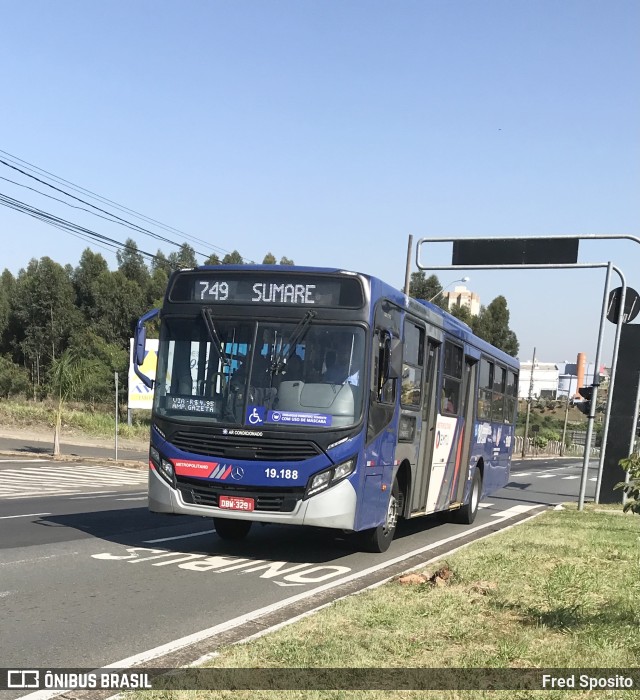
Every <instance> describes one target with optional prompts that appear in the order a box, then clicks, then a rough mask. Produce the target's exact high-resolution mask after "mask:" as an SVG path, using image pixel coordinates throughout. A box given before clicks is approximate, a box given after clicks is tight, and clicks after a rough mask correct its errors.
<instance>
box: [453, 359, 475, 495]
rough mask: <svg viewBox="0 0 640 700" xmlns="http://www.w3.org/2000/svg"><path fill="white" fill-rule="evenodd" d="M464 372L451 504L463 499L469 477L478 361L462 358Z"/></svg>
mask: <svg viewBox="0 0 640 700" xmlns="http://www.w3.org/2000/svg"><path fill="white" fill-rule="evenodd" d="M464 372H465V379H464V381H465V385H466V389H465V390H464V396H465V400H464V409H463V413H462V416H463V418H464V425H463V427H462V430H463V433H462V435H461V436H460V439H461V440H462V451H461V456H460V469H459V472H458V474H457V475H456V479H457V481H456V480H454V483H453V484H452V489H451V502H452V503H462V501H463V498H464V488H465V485H466V483H467V477H468V476H469V459H470V454H471V442H472V440H473V428H474V422H475V412H476V403H477V399H478V396H477V392H478V390H477V384H478V382H477V373H478V361H477V360H476V359H475V358H473V357H469V355H466V356H465V358H464Z"/></svg>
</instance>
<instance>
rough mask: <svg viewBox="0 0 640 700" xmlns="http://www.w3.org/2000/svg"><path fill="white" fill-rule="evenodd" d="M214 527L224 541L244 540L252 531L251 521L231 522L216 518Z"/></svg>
mask: <svg viewBox="0 0 640 700" xmlns="http://www.w3.org/2000/svg"><path fill="white" fill-rule="evenodd" d="M213 525H214V527H215V528H216V532H217V533H218V537H220V538H221V539H223V540H242V539H244V538H245V537H246V536H247V535H248V534H249V530H250V529H251V520H229V519H227V518H214V519H213Z"/></svg>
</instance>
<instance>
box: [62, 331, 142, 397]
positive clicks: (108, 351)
mask: <svg viewBox="0 0 640 700" xmlns="http://www.w3.org/2000/svg"><path fill="white" fill-rule="evenodd" d="M69 351H70V352H71V353H75V355H76V356H79V357H82V358H83V359H82V365H83V367H84V368H85V369H84V371H83V375H84V377H85V378H87V379H89V381H82V382H79V383H78V386H77V388H76V393H75V397H76V398H77V399H81V400H83V401H88V402H89V403H90V404H92V405H93V404H95V403H96V402H103V403H105V402H109V401H112V397H113V389H114V387H113V374H114V372H118V373H119V374H120V376H121V377H126V375H127V371H128V369H129V346H128V345H127V347H126V348H125V347H123V346H122V345H121V344H119V343H108V342H107V341H106V340H104V338H101V337H100V336H99V335H97V334H96V333H94V332H93V331H92V330H90V329H88V328H85V329H83V330H81V331H79V332H78V333H77V334H75V335H74V336H73V338H71V339H70V341H69Z"/></svg>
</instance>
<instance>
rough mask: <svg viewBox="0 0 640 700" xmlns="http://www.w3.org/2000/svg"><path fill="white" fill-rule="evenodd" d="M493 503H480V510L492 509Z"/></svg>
mask: <svg viewBox="0 0 640 700" xmlns="http://www.w3.org/2000/svg"><path fill="white" fill-rule="evenodd" d="M492 505H493V503H478V508H491V506H492Z"/></svg>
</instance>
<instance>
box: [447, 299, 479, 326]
mask: <svg viewBox="0 0 640 700" xmlns="http://www.w3.org/2000/svg"><path fill="white" fill-rule="evenodd" d="M449 313H450V314H451V315H452V316H455V317H456V318H457V319H458V320H460V321H462V322H463V323H466V324H467V326H471V324H472V323H473V316H472V315H471V309H470V308H469V307H468V306H467V305H466V304H454V305H453V306H452V307H451V308H450V309H449Z"/></svg>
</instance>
